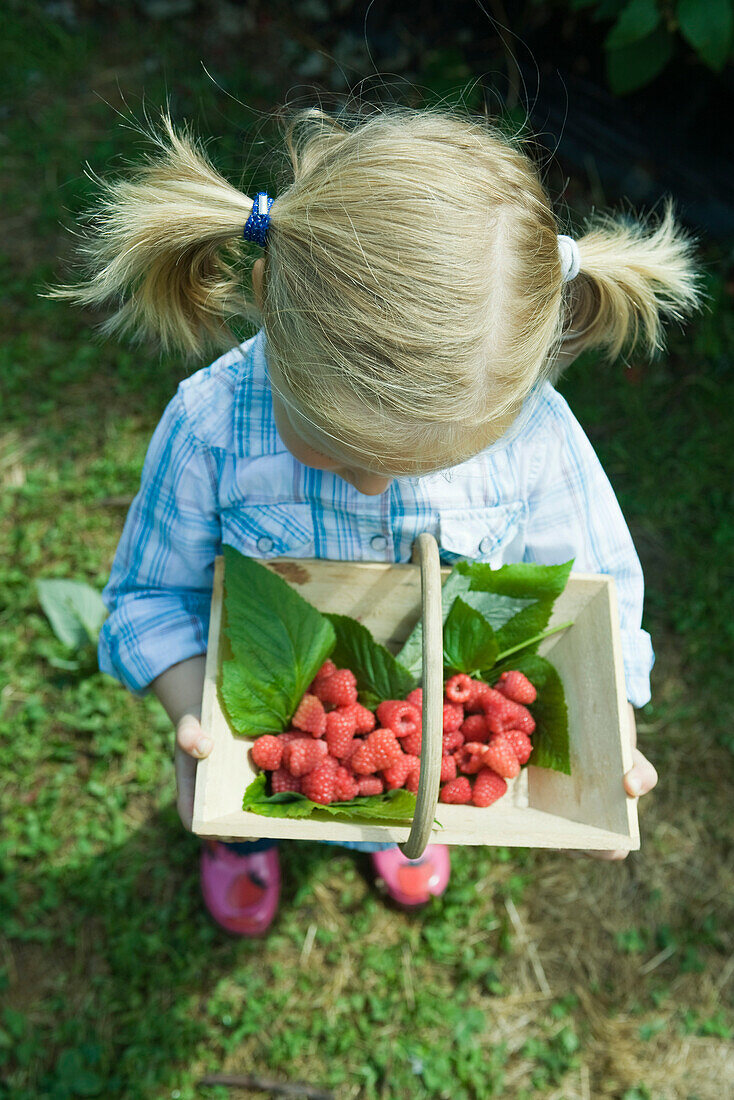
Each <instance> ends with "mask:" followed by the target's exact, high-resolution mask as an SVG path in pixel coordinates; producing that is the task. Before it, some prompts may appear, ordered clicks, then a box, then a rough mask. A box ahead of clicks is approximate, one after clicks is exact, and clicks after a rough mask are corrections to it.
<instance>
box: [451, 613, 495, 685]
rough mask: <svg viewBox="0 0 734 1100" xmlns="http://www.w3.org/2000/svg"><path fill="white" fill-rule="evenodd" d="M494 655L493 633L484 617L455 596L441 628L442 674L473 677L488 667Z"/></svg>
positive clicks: (491, 663)
mask: <svg viewBox="0 0 734 1100" xmlns="http://www.w3.org/2000/svg"><path fill="white" fill-rule="evenodd" d="M498 653H499V646H498V645H497V640H496V638H495V634H494V630H493V629H492V627H491V626H490V624H489V623H488V622H487V620H486V619H485V617H484V616H483V615H482V614H481V613H480V612H479V611H476V610H475V609H474V608H473V607H470V606H469V604H467V603H465V602H464V600H462V598H461V596H457V597H456V598H455V600H454V602H453V605H452V607H451V610H450V612H449V613H448V615H447V617H446V622H445V623H444V628H443V663H444V672H467V673H469V674H470V675H477V674H478V673H479V671H480V670H481V669H483V668H491V667H492V665H493V664H494V662H495V661H496V659H497V654H498Z"/></svg>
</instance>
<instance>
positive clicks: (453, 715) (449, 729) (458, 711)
mask: <svg viewBox="0 0 734 1100" xmlns="http://www.w3.org/2000/svg"><path fill="white" fill-rule="evenodd" d="M463 721H464V708H463V707H461V706H459V704H458V703H444V705H443V732H444V733H453V732H454V730H457V729H458V728H459V726H460V725H461V723H462V722H463Z"/></svg>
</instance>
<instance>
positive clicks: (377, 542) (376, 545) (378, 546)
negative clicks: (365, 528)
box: [370, 535, 387, 550]
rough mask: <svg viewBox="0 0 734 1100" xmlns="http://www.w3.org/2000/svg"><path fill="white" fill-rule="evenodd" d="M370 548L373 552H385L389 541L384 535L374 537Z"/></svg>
mask: <svg viewBox="0 0 734 1100" xmlns="http://www.w3.org/2000/svg"><path fill="white" fill-rule="evenodd" d="M370 546H371V547H372V549H373V550H384V549H385V547H386V546H387V539H386V538H385V536H384V535H373V536H372V538H371V539H370Z"/></svg>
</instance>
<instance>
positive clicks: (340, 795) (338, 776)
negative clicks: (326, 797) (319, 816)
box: [334, 767, 359, 802]
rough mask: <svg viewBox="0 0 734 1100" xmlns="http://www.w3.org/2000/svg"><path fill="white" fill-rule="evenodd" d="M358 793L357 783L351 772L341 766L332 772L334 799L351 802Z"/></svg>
mask: <svg viewBox="0 0 734 1100" xmlns="http://www.w3.org/2000/svg"><path fill="white" fill-rule="evenodd" d="M358 794H359V784H358V783H357V780H356V779H355V778H354V776H353V775H352V773H351V772H350V771H349V770H348V769H347V768H343V767H338V768H337V769H336V771H335V772H334V801H335V802H351V801H352V799H353V798H356V797H357V795H358Z"/></svg>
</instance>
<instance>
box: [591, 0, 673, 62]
mask: <svg viewBox="0 0 734 1100" xmlns="http://www.w3.org/2000/svg"><path fill="white" fill-rule="evenodd" d="M659 22H660V11H659V9H658V6H657V3H656V0H629V3H628V4H627V5H626V6H625V7H624V9H623V10H622V12H621V14H620V16H619V18H618V19H617V22H616V23H615V24H614V26H613V27H612V29H611V30H610V32H609V34H608V35H607V37H606V39H605V41H604V45H605V46H606V48H607V49H608V50H616V49H619V48H620V47H621V46H629V45H630V43H632V42H639V40H640V39H641V38H645V37H646V36H647V35H648V34H652V32H653V31H654V30H655V28H656V27H657V25H658V23H659Z"/></svg>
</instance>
